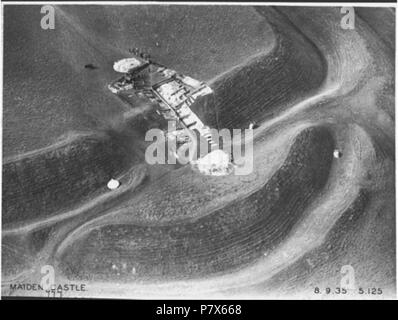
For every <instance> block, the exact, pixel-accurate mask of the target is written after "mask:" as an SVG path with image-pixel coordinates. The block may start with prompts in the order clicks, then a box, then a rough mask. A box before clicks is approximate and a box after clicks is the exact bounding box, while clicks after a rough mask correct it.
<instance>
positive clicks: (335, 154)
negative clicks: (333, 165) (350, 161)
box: [333, 149, 343, 159]
mask: <svg viewBox="0 0 398 320" xmlns="http://www.w3.org/2000/svg"><path fill="white" fill-rule="evenodd" d="M342 155H343V154H342V153H341V152H340V151H339V150H337V149H336V150H334V151H333V156H334V157H335V158H336V159H338V158H341V156H342Z"/></svg>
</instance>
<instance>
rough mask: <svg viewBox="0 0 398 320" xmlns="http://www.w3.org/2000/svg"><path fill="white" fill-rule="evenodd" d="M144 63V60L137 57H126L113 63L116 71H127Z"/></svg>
mask: <svg viewBox="0 0 398 320" xmlns="http://www.w3.org/2000/svg"><path fill="white" fill-rule="evenodd" d="M141 65H142V62H141V61H140V60H138V59H136V58H126V59H122V60H119V61H117V62H115V63H114V64H113V69H114V70H115V71H116V72H121V73H126V72H128V71H129V70H131V69H134V68H137V67H139V66H141Z"/></svg>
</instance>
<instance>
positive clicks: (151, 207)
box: [2, 6, 396, 298]
mask: <svg viewBox="0 0 398 320" xmlns="http://www.w3.org/2000/svg"><path fill="white" fill-rule="evenodd" d="M18 10H22V9H20V8H18V9H7V10H5V14H6V18H5V35H6V36H5V51H7V53H6V54H5V63H7V64H8V66H7V68H5V77H4V80H5V91H6V90H7V94H6V95H5V100H4V101H5V102H4V110H5V111H4V117H3V118H4V121H5V125H4V133H5V134H4V135H3V136H4V145H5V150H6V151H5V157H6V158H5V160H6V161H4V164H3V181H4V179H6V181H8V182H7V185H5V186H4V189H3V211H4V210H6V212H5V213H3V241H2V244H3V250H2V255H3V259H2V263H3V269H2V270H3V275H2V276H3V277H2V278H3V286H2V289H3V294H8V295H18V294H32V293H29V292H28V293H27V292H22V291H18V290H17V291H13V290H11V289H10V284H12V283H18V282H34V283H35V282H40V277H41V273H40V268H41V266H42V265H43V264H51V265H53V266H54V267H55V269H56V272H57V281H60V282H61V283H62V282H82V283H85V284H86V285H87V287H88V288H89V291H88V292H85V293H76V292H72V293H71V292H69V293H67V294H69V295H72V296H74V295H79V294H82V295H86V296H91V297H96V296H98V297H103V296H107V297H120V296H123V297H133V298H143V297H151V298H153V297H157V298H159V297H163V298H165V297H166V298H170V297H184V298H186V297H196V298H201V297H202V298H203V297H206V298H209V297H222V298H225V297H228V298H229V297H246V298H247V297H255V298H265V297H269V298H276V297H281V298H288V297H301V298H302V297H305V298H320V297H321V298H330V296H327V295H326V294H325V295H315V294H313V292H314V287H315V286H317V287H320V288H326V287H336V286H338V285H339V284H340V280H341V268H342V267H343V266H346V265H350V266H352V267H353V268H354V270H355V277H356V285H357V286H358V287H369V286H371V287H380V288H382V289H383V295H380V296H377V297H376V298H390V297H393V296H394V295H395V289H396V288H395V269H396V266H395V261H396V260H395V254H396V252H395V179H394V174H395V158H394V155H395V130H394V128H395V106H394V94H395V93H394V86H395V83H394V68H395V65H394V48H395V43H394V36H393V35H394V30H395V28H394V27H393V24H394V23H393V21H394V16H395V12H394V11H392V10H391V9H388V8H384V9H377V10H373V9H366V8H361V9H360V10H358V12H357V15H356V20H355V21H356V22H355V29H354V30H344V29H342V28H341V26H340V20H341V17H342V15H341V13H340V8H326V7H320V8H311V7H302V8H300V7H294V8H292V7H263V6H256V7H254V8H252V7H245V6H239V7H228V8H225V7H215V6H212V7H202V6H198V7H195V6H191V7H185V6H175V7H174V6H128V7H124V6H123V7H119V6H108V7H107V6H104V7H100V6H84V7H77V6H76V7H74V6H70V7H67V6H62V7H58V8H57V11H56V12H57V14H58V16H59V24H60V26H63V27H65V30H68V31H67V32H64V33H63V34H62V36H61V35H60V34H58V36H59V37H60V39H62V41H61V40H59V42H58V40H57V39H54V43H53V44H52V45H51V50H50V52H52V53H54V57H57V56H58V55H60V56H61V57H62V58H63V61H64V62H65V64H62V66H63V67H62V68H66V70H67V71H65V69H62V68H59V69H58V68H54V69H53V70H51V71H52V72H51V73H50V74H52V73H54V77H55V78H57V79H58V77H59V78H62V75H65V74H69V73H71V74H73V77H77V79H79V83H80V84H79V85H77V86H76V88H75V89H76V90H77V91H74V90H71V89H69V88H63V87H62V86H60V88H63V89H62V90H59V91H57V90H56V91H53V92H54V97H57V98H56V99H54V100H51V101H52V102H53V103H54V106H55V107H56V108H57V109H59V112H57V115H60V117H56V119H54V121H53V122H52V124H51V125H50V126H49V127H46V128H44V129H43V130H39V128H40V126H42V123H40V122H35V121H28V120H27V119H30V118H29V114H31V112H36V111H37V110H41V109H40V108H39V109H36V108H35V107H34V106H39V105H40V103H42V102H43V101H46V100H45V99H44V98H43V96H42V95H37V96H35V99H37V102H35V101H36V100H32V104H28V103H26V102H27V98H26V97H27V96H28V93H32V92H33V91H34V90H32V89H31V88H30V87H29V82H30V81H33V80H34V82H35V83H38V86H39V87H43V88H50V87H51V86H50V85H49V84H48V82H46V81H47V80H41V78H40V77H38V78H34V76H33V75H32V77H33V78H32V79H33V80H32V79H30V78H27V79H25V80H24V78H23V75H22V74H21V73H18V72H21V71H15V72H13V70H18V68H17V67H16V61H17V60H18V57H19V58H20V59H21V61H29V59H28V58H27V57H28V55H27V53H26V52H27V51H29V50H31V51H33V52H36V51H37V52H39V51H40V50H39V49H38V48H36V49H35V46H34V45H33V43H34V41H33V39H35V38H36V37H39V36H41V32H38V31H37V30H34V28H33V30H32V31H30V30H29V26H30V23H32V26H33V25H34V23H33V22H32V21H30V20H29V18H28V13H29V12H33V11H34V10H35V8H34V7H26V8H25V9H23V10H26V11H24V14H22V15H21V16H22V17H25V19H26V20H27V22H26V23H25V24H23V23H22V21H20V23H21V24H22V25H23V27H21V26H19V24H18V23H17V22H10V20H7V19H10V18H11V17H12V18H13V19H16V20H18V19H19V18H18V16H19V15H18V14H17V13H21V12H19V11H18ZM30 10H32V11H30ZM7 14H8V17H9V18H7ZM132 17H134V19H132ZM380 17H384V18H385V19H384V21H383V22H380ZM166 18H167V19H166ZM170 21H172V22H174V23H169V22H170ZM376 21H379V22H376ZM226 25H228V26H230V27H228V28H226V27H225V26H226ZM21 28H22V29H21ZM15 30H23V31H24V32H25V34H28V35H30V39H31V40H32V41H28V44H29V45H28V46H27V47H24V46H23V42H22V40H21V39H19V40H16V41H14V42H13V41H11V40H10V39H11V38H10V35H12V34H16V31H15ZM57 32H58V31H56V32H55V34H53V36H54V37H55V36H56V35H57ZM59 32H60V31H59ZM7 35H8V36H7ZM40 41H43V40H40ZM65 43H66V44H67V47H68V50H61V48H65V47H63V45H65ZM43 45H44V44H43ZM129 46H133V47H147V48H148V49H150V51H152V52H153V55H154V57H155V58H157V60H158V61H159V62H161V63H163V64H167V65H169V66H170V67H171V68H174V69H177V70H179V71H181V72H183V73H185V74H191V75H192V76H194V77H197V78H199V79H201V80H208V82H209V83H210V85H211V87H212V88H213V89H214V91H215V97H214V100H209V101H207V103H206V104H204V106H203V107H201V108H200V109H198V110H197V111H198V113H199V114H200V115H201V116H202V117H203V118H204V119H205V121H206V122H207V123H209V124H211V125H212V126H216V127H218V128H227V129H233V128H245V127H247V126H248V124H249V123H251V122H256V123H257V124H258V125H259V127H258V128H257V129H255V131H254V139H253V144H254V152H253V158H254V159H253V164H254V166H253V172H252V173H250V174H248V175H244V176H236V175H230V176H224V177H209V176H203V175H201V174H199V173H198V172H196V171H194V170H192V169H191V168H190V167H189V166H183V167H178V166H170V165H166V166H162V165H157V166H150V165H147V164H146V163H145V162H144V161H143V155H142V154H143V151H144V150H145V146H146V145H145V143H144V142H142V141H143V135H144V133H145V131H146V129H147V128H149V127H150V126H151V125H154V124H153V123H151V120H150V113H151V109H150V107H148V106H143V105H140V106H128V105H119V104H118V103H119V102H116V101H113V100H112V99H113V98H111V97H110V96H109V95H108V93H107V92H106V88H105V86H104V84H105V83H106V81H109V79H113V76H114V74H112V71H111V65H112V62H113V60H114V59H117V58H119V57H120V56H124V55H125V53H124V52H125V51H124V50H127V49H128V47H129ZM29 48H30V49H29ZM125 48H126V49H125ZM35 50H36V51H35ZM19 52H20V53H19ZM62 52H64V53H62ZM11 53H12V54H11ZM83 57H90V59H89V60H90V61H94V63H95V64H98V65H99V69H97V70H95V71H93V73H91V74H90V75H89V74H86V73H84V72H86V71H84V72H83V71H81V70H80V69H79V68H78V67H77V65H78V63H79V62H80V61H82V60H84V59H83ZM24 59H25V60H24ZM47 59H49V56H47ZM39 61H41V62H40V63H43V61H42V60H40V59H39ZM27 64H28V63H27ZM48 64H50V65H56V63H54V62H52V60H51V59H50V60H48ZM37 67H38V68H39V69H40V70H43V68H40V67H39V65H38V66H37ZM35 68H36V67H35ZM90 72H91V71H90ZM71 77H72V76H71ZM71 77H65V78H64V82H65V83H68V85H70V83H72V81H70V79H71ZM43 79H45V77H43ZM90 79H91V80H92V82H91V84H90V86H89V87H87V86H85V85H84V84H87V83H88V82H89V80H90ZM105 80H106V81H105ZM13 81H15V82H13ZM60 81H61V80H60ZM17 82H22V83H24V85H27V87H26V90H25V91H24V93H23V94H24V95H25V92H26V95H25V98H24V97H22V99H21V100H20V102H15V106H18V107H17V109H12V108H13V107H14V104H13V100H12V99H14V98H15V97H17V96H18V95H17V94H16V91H15V89H14V88H16V87H15V86H14V85H13V84H14V83H17ZM81 84H83V85H81ZM79 88H80V89H79ZM81 88H84V90H81ZM71 92H75V93H76V92H79V93H78V96H80V97H82V98H83V99H81V101H82V102H81V103H79V102H78V101H79V99H77V100H73V99H75V98H73V97H74V96H75V94H71ZM69 95H71V96H70V97H69ZM59 97H63V99H66V100H68V104H67V103H65V104H64V103H62V101H63V100H62V101H61V100H57V99H60V98H59ZM15 99H16V98H15ZM15 101H19V100H18V99H16V100H15ZM57 101H58V102H59V103H56V102H57ZM71 101H75V103H72V105H73V107H72V106H71V105H70V104H69V103H70V102H71ZM84 101H90V103H89V104H88V105H86V104H85V102H84ZM91 102H92V103H91ZM108 107H109V108H110V109H107V108H108ZM33 110H34V111H33ZM105 110H112V111H105ZM47 112H48V109H45V110H44V109H43V111H40V112H39V113H40V114H41V115H42V117H43V119H51V116H50V115H49V113H47ZM68 114H72V115H73V117H72V120H73V119H74V118H76V119H77V120H78V121H80V122H78V121H77V120H76V122H75V121H72V120H71V121H69V120H68V121H67V120H65V119H70V118H68V117H67V116H66V115H68ZM84 119H86V120H88V121H85V120H84ZM83 120H84V121H83ZM13 123H18V126H19V128H20V131H18V130H16V129H17V128H18V127H17V126H13V125H12V124H13ZM77 124H78V125H77ZM50 128H52V129H50ZM82 128H83V129H84V130H83V131H84V132H88V133H90V134H91V135H90V136H89V137H91V138H89V137H85V138H84V139H82V140H79V141H78V143H77V144H76V143H75V142H76V140H73V139H72V140H71V141H70V143H69V144H68V143H67V144H65V145H62V147H59V145H57V144H54V143H56V142H57V141H59V136H60V135H61V134H63V133H64V131H69V130H82ZM58 129H59V130H58ZM27 132H33V133H35V135H36V136H39V137H40V138H41V139H42V141H41V142H40V143H37V144H33V143H32V144H31V143H30V141H31V139H30V137H28V134H27ZM49 133H51V134H49ZM92 137H95V138H94V139H93V138H92ZM53 138H54V139H53ZM32 140H33V139H32ZM27 146H29V148H27ZM43 146H48V149H41V151H34V150H36V149H38V148H39V147H40V148H42V147H43ZM55 146H58V148H56V147H55ZM54 147H55V148H54ZM28 150H33V151H32V153H25V152H26V151H28ZM334 151H338V152H339V154H340V157H337V158H336V157H334ZM47 164H48V166H47ZM51 168H54V170H53V169H51ZM50 169H51V170H50ZM60 172H67V173H68V174H67V175H65V176H62V177H59V179H58V175H59V173H60ZM118 174H120V175H122V176H123V177H124V179H125V180H123V184H122V186H126V187H125V188H124V189H122V191H121V192H120V193H117V194H112V193H109V192H108V191H106V190H104V183H105V181H106V179H107V178H108V177H109V176H110V175H118ZM127 177H128V178H127ZM37 182H38V183H37ZM65 185H68V186H69V187H71V188H69V187H66V186H65ZM7 186H8V187H7ZM28 186H29V188H28ZM32 188H33V189H32ZM30 190H32V191H30ZM69 192H70V193H69ZM19 199H21V200H19ZM57 199H58V200H57ZM25 200H26V201H25ZM32 204H33V205H32ZM72 204H73V205H72ZM30 206H31V207H32V208H33V209H34V210H32V211H30V210H29V207H30ZM4 208H5V209H4ZM4 222H5V223H4ZM33 294H35V293H33ZM349 295H350V297H353V298H358V297H360V295H359V294H358V292H356V291H355V290H354V291H350V293H349Z"/></svg>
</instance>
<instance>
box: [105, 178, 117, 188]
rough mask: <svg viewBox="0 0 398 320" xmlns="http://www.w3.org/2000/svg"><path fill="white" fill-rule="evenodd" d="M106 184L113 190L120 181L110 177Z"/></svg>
mask: <svg viewBox="0 0 398 320" xmlns="http://www.w3.org/2000/svg"><path fill="white" fill-rule="evenodd" d="M107 186H108V188H109V189H111V190H115V189H117V188H119V186H120V182H119V181H118V180H115V179H111V180H109V182H108V184H107Z"/></svg>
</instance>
